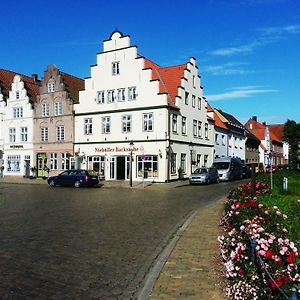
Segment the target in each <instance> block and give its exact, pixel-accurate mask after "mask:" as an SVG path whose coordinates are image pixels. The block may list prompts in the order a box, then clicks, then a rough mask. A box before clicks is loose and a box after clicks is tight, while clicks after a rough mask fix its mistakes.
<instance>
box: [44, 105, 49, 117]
mask: <svg viewBox="0 0 300 300" xmlns="http://www.w3.org/2000/svg"><path fill="white" fill-rule="evenodd" d="M49 115H50V106H49V103H47V102H45V103H42V117H49Z"/></svg>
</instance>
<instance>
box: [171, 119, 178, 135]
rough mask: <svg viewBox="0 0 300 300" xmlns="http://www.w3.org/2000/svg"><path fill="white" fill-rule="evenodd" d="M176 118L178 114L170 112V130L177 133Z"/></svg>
mask: <svg viewBox="0 0 300 300" xmlns="http://www.w3.org/2000/svg"><path fill="white" fill-rule="evenodd" d="M177 119H178V116H177V115H176V114H172V132H173V133H177Z"/></svg>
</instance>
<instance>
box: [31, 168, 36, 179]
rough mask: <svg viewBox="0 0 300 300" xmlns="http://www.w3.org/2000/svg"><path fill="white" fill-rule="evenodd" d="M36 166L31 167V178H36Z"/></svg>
mask: <svg viewBox="0 0 300 300" xmlns="http://www.w3.org/2000/svg"><path fill="white" fill-rule="evenodd" d="M36 170H37V169H36V167H30V172H31V175H30V178H36Z"/></svg>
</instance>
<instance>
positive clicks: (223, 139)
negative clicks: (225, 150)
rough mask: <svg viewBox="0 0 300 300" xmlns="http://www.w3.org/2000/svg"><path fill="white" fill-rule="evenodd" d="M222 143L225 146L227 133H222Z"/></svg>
mask: <svg viewBox="0 0 300 300" xmlns="http://www.w3.org/2000/svg"><path fill="white" fill-rule="evenodd" d="M222 145H223V146H225V135H224V134H222Z"/></svg>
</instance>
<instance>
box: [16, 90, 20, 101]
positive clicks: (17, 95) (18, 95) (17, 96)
mask: <svg viewBox="0 0 300 300" xmlns="http://www.w3.org/2000/svg"><path fill="white" fill-rule="evenodd" d="M16 99H17V100H20V91H16Z"/></svg>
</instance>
